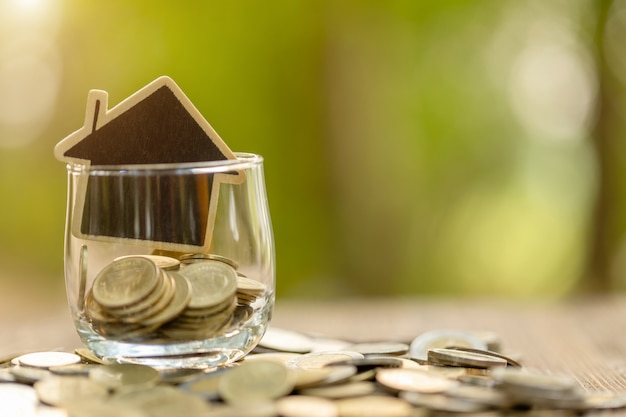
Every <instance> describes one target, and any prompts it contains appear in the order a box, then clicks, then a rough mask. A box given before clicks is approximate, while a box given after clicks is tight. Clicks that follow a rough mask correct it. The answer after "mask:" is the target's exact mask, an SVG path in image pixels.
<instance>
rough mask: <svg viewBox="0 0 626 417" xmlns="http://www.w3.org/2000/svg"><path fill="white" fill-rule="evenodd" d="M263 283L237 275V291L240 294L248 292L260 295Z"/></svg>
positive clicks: (263, 290)
mask: <svg viewBox="0 0 626 417" xmlns="http://www.w3.org/2000/svg"><path fill="white" fill-rule="evenodd" d="M265 290H266V288H265V284H263V283H261V282H259V281H256V280H253V279H250V278H247V277H243V276H241V275H239V274H238V275H237V292H238V293H241V294H248V295H253V296H257V297H258V296H261V295H263V293H264V292H265Z"/></svg>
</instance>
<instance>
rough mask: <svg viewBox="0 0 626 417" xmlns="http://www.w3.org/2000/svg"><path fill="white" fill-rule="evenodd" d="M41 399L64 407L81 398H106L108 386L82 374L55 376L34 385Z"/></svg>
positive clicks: (49, 403) (46, 402)
mask: <svg viewBox="0 0 626 417" xmlns="http://www.w3.org/2000/svg"><path fill="white" fill-rule="evenodd" d="M34 388H35V391H36V392H37V396H38V397H39V400H40V401H41V402H43V403H45V404H48V405H53V406H55V407H63V406H66V405H68V404H71V403H73V402H76V401H77V400H80V399H96V398H105V397H107V396H108V395H109V390H108V388H107V387H106V386H104V385H102V384H100V383H98V382H96V381H93V380H90V379H89V378H84V377H81V376H54V377H50V378H45V379H42V380H41V381H37V382H36V383H35V385H34Z"/></svg>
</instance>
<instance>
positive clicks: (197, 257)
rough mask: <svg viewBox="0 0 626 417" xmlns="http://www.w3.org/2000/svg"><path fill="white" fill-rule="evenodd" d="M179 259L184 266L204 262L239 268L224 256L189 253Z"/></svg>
mask: <svg viewBox="0 0 626 417" xmlns="http://www.w3.org/2000/svg"><path fill="white" fill-rule="evenodd" d="M179 259H180V261H181V262H182V263H184V264H192V263H198V262H204V261H218V262H223V263H225V264H226V265H228V266H231V267H232V268H233V269H238V268H239V265H237V262H235V261H233V260H232V259H230V258H227V257H226V256H222V255H217V254H214V253H190V254H187V255H182V256H181V257H180V258H179Z"/></svg>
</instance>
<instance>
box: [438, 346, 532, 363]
mask: <svg viewBox="0 0 626 417" xmlns="http://www.w3.org/2000/svg"><path fill="white" fill-rule="evenodd" d="M449 349H454V350H460V351H463V352H472V353H480V354H481V355H487V356H494V357H496V358H500V359H504V360H505V361H506V364H507V366H512V367H514V368H521V367H522V364H521V363H519V362H518V361H517V360H515V359H513V358H511V357H510V356H506V355H504V354H502V353H499V352H494V351H492V350H482V349H474V348H468V347H462V346H451V347H450V348H449Z"/></svg>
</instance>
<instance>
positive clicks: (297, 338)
mask: <svg viewBox="0 0 626 417" xmlns="http://www.w3.org/2000/svg"><path fill="white" fill-rule="evenodd" d="M312 345H313V343H312V341H311V338H310V337H309V336H307V335H305V334H303V333H300V332H296V331H293V330H288V329H282V328H279V327H272V326H270V327H268V328H267V330H266V331H265V334H264V335H263V337H262V338H261V340H260V341H259V346H260V347H263V348H265V349H271V350H277V351H279V352H293V353H309V352H310V351H311V347H312Z"/></svg>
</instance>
